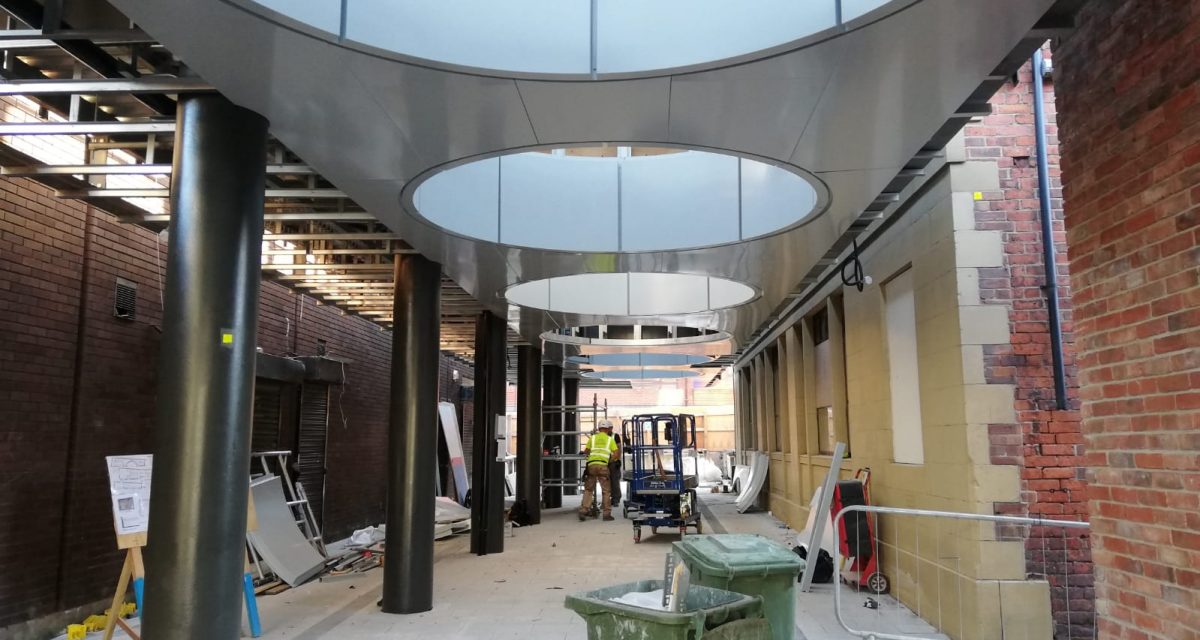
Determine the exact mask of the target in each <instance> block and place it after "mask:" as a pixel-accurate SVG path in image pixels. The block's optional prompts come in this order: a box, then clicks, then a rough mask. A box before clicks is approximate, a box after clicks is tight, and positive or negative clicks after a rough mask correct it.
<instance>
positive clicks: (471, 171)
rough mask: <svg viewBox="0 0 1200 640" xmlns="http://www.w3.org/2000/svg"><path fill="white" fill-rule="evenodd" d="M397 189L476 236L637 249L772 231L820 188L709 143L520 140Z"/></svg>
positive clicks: (420, 211) (410, 205) (811, 203)
mask: <svg viewBox="0 0 1200 640" xmlns="http://www.w3.org/2000/svg"><path fill="white" fill-rule="evenodd" d="M564 151H565V150H564ZM402 200H403V202H404V204H405V207H406V208H407V209H408V210H409V212H410V213H413V214H414V215H416V216H418V217H420V218H424V219H425V220H427V221H429V222H431V223H433V224H434V225H436V226H438V227H440V228H442V229H444V230H446V231H449V232H451V233H455V234H458V235H462V236H466V237H468V238H474V239H476V240H486V241H488V242H495V243H499V244H504V245H510V246H519V247H529V248H534V249H548V250H556V251H573V252H623V251H628V252H637V251H666V250H679V249H693V248H699V247H709V246H715V245H722V244H729V243H734V242H739V241H742V240H750V239H753V238H758V237H762V236H766V235H770V234H773V233H778V232H780V231H783V230H786V229H788V228H791V227H794V226H796V225H799V224H801V223H803V222H805V221H807V220H809V219H810V218H811V217H813V216H814V215H815V214H816V213H817V212H818V211H819V210H820V209H821V208H823V207H824V204H825V202H826V201H827V198H826V197H825V187H824V185H822V184H821V183H820V181H818V180H817V179H816V178H814V177H812V176H811V175H809V174H808V173H806V172H803V171H801V170H799V169H796V168H794V167H789V168H784V167H780V166H775V165H772V164H767V163H765V162H759V161H757V160H751V159H749V158H739V157H737V156H732V155H725V154H721V153H713V152H709V151H683V152H680V153H663V154H656V155H628V154H626V155H623V156H618V157H585V156H578V155H570V154H567V153H543V152H536V151H530V152H522V153H516V154H511V155H506V156H500V157H493V158H487V159H483V160H475V161H471V162H467V163H464V164H459V165H455V166H451V167H450V168H448V169H445V170H442V171H439V172H436V173H432V174H428V175H427V176H426V177H423V178H418V179H417V180H415V181H414V182H413V183H412V184H411V185H409V186H408V187H407V188H406V189H405V191H404V195H403V197H402Z"/></svg>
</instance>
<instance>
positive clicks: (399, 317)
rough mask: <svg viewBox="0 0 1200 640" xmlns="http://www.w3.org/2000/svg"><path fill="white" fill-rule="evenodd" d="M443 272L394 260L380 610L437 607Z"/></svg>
mask: <svg viewBox="0 0 1200 640" xmlns="http://www.w3.org/2000/svg"><path fill="white" fill-rule="evenodd" d="M441 279H442V268H441V266H440V265H438V264H436V263H434V262H430V261H429V260H428V259H426V258H425V257H423V256H420V255H408V256H404V257H403V258H400V259H398V260H397V261H396V271H395V282H396V291H395V294H396V304H395V309H394V314H395V318H396V326H395V329H394V330H393V332H392V391H391V403H390V414H389V418H388V440H387V451H388V474H387V482H388V491H387V548H388V559H387V562H386V563H384V565H383V601H382V605H383V611H384V612H385V613H420V612H422V611H429V610H430V609H432V608H433V496H434V489H435V487H434V484H435V483H434V473H435V470H434V465H436V464H437V445H438V438H437V429H438V422H437V420H438V418H437V401H438V331H439V326H438V316H439V306H440V304H439V302H440V301H439V298H440V296H441V291H442V288H441Z"/></svg>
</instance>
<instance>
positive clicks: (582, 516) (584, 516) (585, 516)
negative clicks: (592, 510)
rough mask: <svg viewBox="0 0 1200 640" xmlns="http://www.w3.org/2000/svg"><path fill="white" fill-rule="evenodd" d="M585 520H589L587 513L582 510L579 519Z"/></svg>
mask: <svg viewBox="0 0 1200 640" xmlns="http://www.w3.org/2000/svg"><path fill="white" fill-rule="evenodd" d="M584 520H587V515H585V514H584V513H583V512H582V511H580V512H579V521H580V522H583V521H584Z"/></svg>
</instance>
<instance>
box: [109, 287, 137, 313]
mask: <svg viewBox="0 0 1200 640" xmlns="http://www.w3.org/2000/svg"><path fill="white" fill-rule="evenodd" d="M113 315H114V316H116V317H118V318H120V319H122V320H134V319H136V318H137V284H135V283H133V282H130V281H128V280H126V279H125V278H117V287H116V290H115V291H114V292H113Z"/></svg>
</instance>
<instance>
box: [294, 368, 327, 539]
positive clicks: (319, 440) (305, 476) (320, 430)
mask: <svg viewBox="0 0 1200 640" xmlns="http://www.w3.org/2000/svg"><path fill="white" fill-rule="evenodd" d="M328 431H329V385H328V384H326V383H324V382H306V383H304V390H303V391H302V392H301V398H300V429H299V433H298V438H297V441H296V470H297V473H296V480H297V481H298V482H300V484H301V485H303V486H304V493H305V494H306V495H307V496H308V501H309V503H310V504H311V505H312V510H313V515H314V516H315V517H316V519H317V524H322V523H323V521H324V512H323V511H322V505H323V504H324V499H325V442H326V439H327V437H328Z"/></svg>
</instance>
